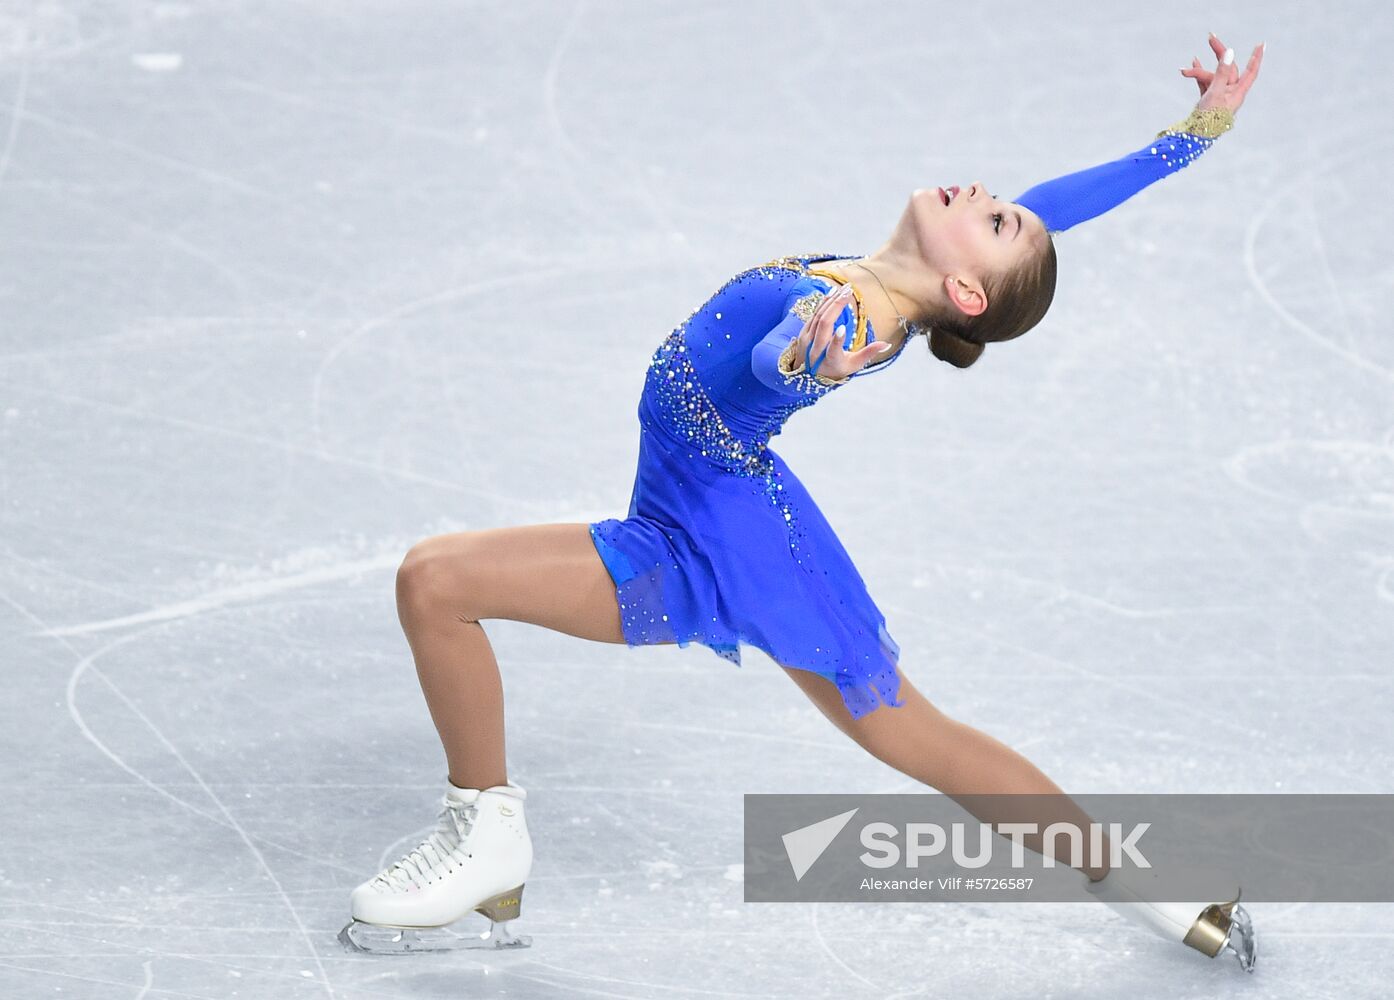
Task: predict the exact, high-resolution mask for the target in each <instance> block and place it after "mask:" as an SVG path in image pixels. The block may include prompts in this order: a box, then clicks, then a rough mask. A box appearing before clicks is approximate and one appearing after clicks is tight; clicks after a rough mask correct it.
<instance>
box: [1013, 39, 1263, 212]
mask: <svg viewBox="0 0 1394 1000" xmlns="http://www.w3.org/2000/svg"><path fill="white" fill-rule="evenodd" d="M1210 47H1211V48H1212V49H1213V50H1214V52H1215V56H1216V59H1217V65H1216V68H1215V72H1213V73H1211V72H1208V71H1206V70H1205V69H1202V68H1201V65H1200V61H1199V60H1192V64H1191V67H1190V68H1189V69H1183V70H1182V71H1181V73H1182V75H1184V76H1189V77H1191V78H1192V79H1194V80H1195V81H1196V84H1197V86H1199V87H1200V91H1201V98H1200V101H1199V103H1197V104H1196V106H1195V110H1193V111H1192V112H1191V113H1190V115H1188V116H1187V117H1186V118H1185V119H1183V120H1182V121H1179V122H1177V123H1176V124H1174V125H1171V126H1170V127H1168V128H1165V129H1163V130H1162V131H1161V132H1158V133H1157V136H1156V138H1154V139H1152V140H1151V141H1149V142H1148V143H1147V145H1145V146H1143V147H1142V148H1141V149H1139V150H1136V151H1135V152H1132V153H1129V154H1128V155H1127V156H1124V157H1121V158H1120V159H1117V160H1114V161H1113V162H1111V163H1102V164H1100V165H1098V166H1096V167H1090V168H1089V169H1087V170H1080V171H1077V172H1075V173H1072V174H1066V175H1065V176H1063V177H1057V178H1055V179H1054V180H1050V181H1046V182H1044V183H1042V184H1037V185H1036V186H1035V187H1033V188H1031V189H1030V190H1029V191H1027V192H1026V193H1025V194H1023V195H1021V196H1020V197H1018V198H1017V199H1016V203H1017V204H1019V205H1022V206H1024V207H1026V208H1029V209H1031V211H1033V212H1035V213H1036V214H1037V215H1038V216H1040V218H1041V220H1042V221H1043V222H1044V223H1045V224H1046V228H1047V229H1049V230H1050V231H1051V232H1052V233H1059V232H1063V231H1065V230H1066V229H1069V228H1070V227H1071V226H1075V225H1078V224H1079V223H1081V222H1084V221H1086V220H1088V219H1092V218H1095V217H1097V216H1100V215H1103V214H1104V213H1105V212H1107V211H1108V210H1109V209H1111V208H1114V207H1116V206H1117V205H1120V204H1122V203H1123V202H1124V201H1127V200H1128V199H1129V198H1131V197H1132V196H1133V195H1135V194H1137V193H1138V192H1139V191H1141V190H1142V189H1143V188H1145V187H1147V186H1148V185H1150V184H1153V183H1155V182H1157V181H1159V180H1161V179H1162V178H1163V177H1165V176H1167V175H1168V174H1172V173H1175V172H1176V171H1177V170H1180V169H1181V168H1183V167H1185V166H1187V165H1188V164H1189V163H1190V162H1191V161H1192V160H1195V159H1196V158H1197V157H1199V156H1200V155H1201V154H1203V153H1204V152H1205V151H1206V150H1208V149H1209V148H1210V147H1211V146H1212V145H1214V142H1215V140H1216V139H1217V138H1219V137H1220V135H1222V134H1223V133H1224V132H1226V131H1227V130H1229V129H1230V128H1231V127H1232V126H1233V124H1234V113H1235V112H1236V111H1238V110H1239V106H1240V105H1241V104H1243V103H1244V97H1245V95H1246V94H1248V92H1249V88H1250V87H1251V86H1253V83H1254V80H1255V79H1256V78H1257V77H1258V71H1259V66H1260V65H1261V64H1262V62H1263V45H1258V46H1256V47H1255V48H1254V52H1253V55H1251V56H1250V57H1249V64H1248V66H1246V67H1245V69H1244V73H1243V75H1242V76H1241V75H1240V74H1239V70H1238V67H1236V66H1235V65H1234V50H1233V49H1228V48H1226V47H1225V45H1224V43H1223V42H1221V41H1220V40H1219V39H1218V38H1216V37H1215V36H1214V35H1213V34H1212V35H1211V36H1210Z"/></svg>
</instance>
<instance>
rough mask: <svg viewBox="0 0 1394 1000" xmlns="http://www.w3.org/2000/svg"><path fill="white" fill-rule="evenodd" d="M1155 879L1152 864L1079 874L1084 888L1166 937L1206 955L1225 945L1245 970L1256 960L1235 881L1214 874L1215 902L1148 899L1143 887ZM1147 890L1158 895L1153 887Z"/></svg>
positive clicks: (1254, 941)
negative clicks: (1096, 877) (1096, 878)
mask: <svg viewBox="0 0 1394 1000" xmlns="http://www.w3.org/2000/svg"><path fill="white" fill-rule="evenodd" d="M1157 884H1158V874H1157V871H1156V869H1150V868H1124V869H1121V870H1120V869H1117V868H1111V869H1109V872H1108V874H1107V875H1105V876H1104V877H1103V878H1102V879H1100V880H1099V881H1097V882H1091V881H1090V880H1089V879H1088V877H1087V876H1086V877H1085V885H1084V888H1085V891H1086V892H1088V893H1089V894H1090V895H1092V896H1094V897H1095V898H1097V899H1099V900H1100V901H1101V902H1104V903H1107V904H1108V905H1109V906H1110V907H1111V908H1112V909H1113V910H1115V911H1116V912H1118V913H1119V914H1121V915H1122V916H1124V917H1127V918H1128V919H1129V920H1131V921H1133V922H1134V923H1137V924H1141V925H1142V926H1144V927H1147V928H1150V929H1151V930H1152V932H1153V933H1155V934H1158V935H1160V936H1161V937H1164V938H1166V939H1167V940H1169V941H1180V942H1181V943H1182V944H1186V945H1190V946H1191V947H1192V948H1194V949H1196V951H1199V952H1200V953H1201V954H1204V955H1208V956H1210V957H1211V958H1214V957H1215V956H1217V955H1219V954H1220V952H1221V951H1224V950H1225V949H1228V950H1230V951H1232V952H1233V953H1234V957H1235V958H1237V959H1238V960H1239V965H1240V967H1241V968H1242V969H1243V970H1244V971H1245V972H1253V971H1254V963H1255V962H1257V961H1258V939H1257V938H1256V937H1255V935H1254V928H1253V922H1252V921H1251V920H1250V919H1249V913H1248V911H1247V910H1245V909H1244V907H1242V906H1240V905H1239V895H1240V887H1239V883H1238V882H1237V881H1235V880H1234V879H1233V878H1232V877H1231V876H1228V875H1223V874H1218V875H1217V876H1216V879H1215V883H1214V884H1215V886H1216V891H1215V894H1214V897H1213V898H1214V899H1215V900H1216V901H1215V902H1210V903H1172V902H1149V898H1148V892H1147V890H1148V887H1149V886H1156V885H1157ZM1152 895H1162V893H1160V892H1156V891H1155V890H1154V891H1153V892H1152Z"/></svg>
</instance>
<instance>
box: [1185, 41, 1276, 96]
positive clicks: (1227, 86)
mask: <svg viewBox="0 0 1394 1000" xmlns="http://www.w3.org/2000/svg"><path fill="white" fill-rule="evenodd" d="M1210 48H1211V50H1212V51H1213V52H1214V53H1215V59H1216V61H1217V65H1216V66H1215V70H1214V72H1210V71H1209V70H1207V69H1205V67H1203V66H1201V64H1200V60H1199V59H1192V60H1191V65H1190V68H1189V69H1183V70H1182V71H1181V75H1182V76H1189V77H1190V78H1191V79H1192V80H1194V81H1195V82H1196V86H1198V87H1199V88H1200V103H1198V104H1197V105H1196V107H1197V108H1200V109H1202V110H1204V109H1205V108H1228V109H1229V110H1230V111H1238V110H1239V106H1240V105H1241V104H1243V103H1244V97H1245V95H1247V94H1248V93H1249V88H1250V87H1252V86H1253V85H1254V81H1255V80H1256V79H1258V68H1259V66H1261V65H1262V64H1263V45H1262V44H1259V45H1255V46H1254V54H1253V55H1251V56H1249V64H1248V65H1247V66H1245V67H1244V73H1243V75H1242V76H1241V75H1240V73H1239V67H1238V66H1236V65H1234V53H1233V52H1232V51H1231V50H1229V49H1228V48H1227V47H1226V46H1225V43H1224V42H1222V41H1220V40H1219V39H1218V38H1216V37H1215V35H1214V34H1213V33H1212V34H1211V35H1210ZM1226 52H1229V53H1230V57H1229V58H1230V61H1229V62H1225V53H1226Z"/></svg>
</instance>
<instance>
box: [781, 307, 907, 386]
mask: <svg viewBox="0 0 1394 1000" xmlns="http://www.w3.org/2000/svg"><path fill="white" fill-rule="evenodd" d="M848 305H851V306H852V311H853V312H856V299H855V298H854V297H853V295H852V286H851V284H850V283H849V284H845V285H843V286H841V287H840V288H838V289H837V290H836V291H834V292H832V293H831V294H828V295H825V296H823V301H822V302H819V303H818V308H817V309H815V310H814V311H813V315H812V316H810V317H808V322H807V323H805V324H804V327H803V329H802V330H801V331H799V335H798V337H797V338H796V339H795V341H794V342H795V343H796V344H797V345H798V346H797V348H796V349H795V352H794V357H795V358H803V359H804V364H805V366H806V369H805V370H806V371H807V372H808V373H809V374H810V375H815V374H816V375H822V376H823V377H824V378H830V379H841V378H845V377H846V376H849V375H851V374H852V373H853V372H857V371H861V369H862V368H863V367H865V366H866V365H867V364H868V363H869V362H871V361H875V360H876V359H877V358H879V357H882V356H883V355H884V354H885V353H886V351H888V350H889V349H890V345H889V344H887V343H886V342H885V341H883V340H878V341H875V342H874V343H870V344H867V345H866V346H865V347H863V348H862V349H861V350H858V351H848V350H846V349H845V348H844V347H843V343H842V341H843V337H844V336H846V330H845V328H844V327H842V326H840V325H839V326H838V327H837V329H834V328H833V322H834V321H835V320H836V319H837V317H838V316H840V315H841V314H842V310H843V309H845V308H847V306H848ZM839 330H840V331H842V332H841V333H839V332H838V331H839Z"/></svg>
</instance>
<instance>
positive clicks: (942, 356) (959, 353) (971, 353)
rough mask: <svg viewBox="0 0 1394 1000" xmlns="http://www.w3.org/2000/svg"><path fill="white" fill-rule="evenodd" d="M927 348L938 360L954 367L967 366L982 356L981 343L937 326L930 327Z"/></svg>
mask: <svg viewBox="0 0 1394 1000" xmlns="http://www.w3.org/2000/svg"><path fill="white" fill-rule="evenodd" d="M929 349H930V351H931V352H933V354H934V356H935V357H936V358H938V359H939V360H940V361H947V362H948V363H949V364H951V365H953V366H954V367H955V368H967V367H968V366H969V365H971V364H972V363H973V362H974V361H977V360H978V359H979V358H981V357H982V356H983V345H982V344H978V343H975V342H973V341H971V340H967V339H965V338H963V337H960V336H959V335H958V334H956V333H951V332H949V331H948V330H940V329H939V328H938V327H931V328H930V331H929Z"/></svg>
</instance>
